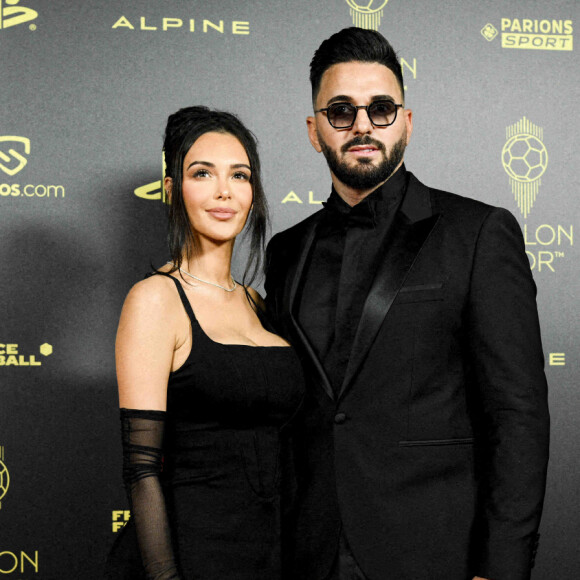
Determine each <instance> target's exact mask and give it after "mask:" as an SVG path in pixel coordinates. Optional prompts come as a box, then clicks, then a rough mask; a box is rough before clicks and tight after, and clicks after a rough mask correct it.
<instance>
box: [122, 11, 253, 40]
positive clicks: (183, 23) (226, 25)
mask: <svg viewBox="0 0 580 580" xmlns="http://www.w3.org/2000/svg"><path fill="white" fill-rule="evenodd" d="M111 28H113V29H114V30H121V29H124V30H139V31H149V32H153V31H161V32H168V31H170V30H173V31H175V30H182V31H187V32H199V31H200V30H201V32H203V33H204V34H208V33H217V34H226V33H228V34H235V35H243V36H245V35H248V34H250V23H249V22H248V21H246V20H232V21H231V22H227V21H225V20H218V21H217V22H214V21H212V20H207V19H202V20H196V19H195V18H158V19H156V20H151V19H148V18H147V17H146V16H140V17H139V19H138V20H136V19H133V20H130V19H129V18H127V17H126V16H121V17H119V18H118V19H117V21H116V22H115V23H114V24H113V26H112V27H111Z"/></svg>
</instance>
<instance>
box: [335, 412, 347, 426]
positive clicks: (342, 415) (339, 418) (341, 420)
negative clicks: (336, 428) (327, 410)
mask: <svg viewBox="0 0 580 580" xmlns="http://www.w3.org/2000/svg"><path fill="white" fill-rule="evenodd" d="M345 421H346V413H337V414H336V415H335V416H334V422H335V423H336V424H337V425H342V424H343V423H344V422H345Z"/></svg>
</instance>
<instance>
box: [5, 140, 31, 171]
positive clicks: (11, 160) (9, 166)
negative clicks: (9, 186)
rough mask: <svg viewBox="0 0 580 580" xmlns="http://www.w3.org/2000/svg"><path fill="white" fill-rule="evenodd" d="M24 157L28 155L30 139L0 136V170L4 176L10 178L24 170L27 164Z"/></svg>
mask: <svg viewBox="0 0 580 580" xmlns="http://www.w3.org/2000/svg"><path fill="white" fill-rule="evenodd" d="M16 147H18V149H21V150H22V152H20V151H18V149H16ZM25 155H30V139H27V138H26V137H16V136H14V135H5V136H0V169H1V170H2V171H3V172H4V173H6V175H9V176H10V177H12V176H13V175H16V174H17V173H18V172H19V171H22V170H23V169H24V167H25V166H26V164H27V163H28V159H27V158H26V157H25Z"/></svg>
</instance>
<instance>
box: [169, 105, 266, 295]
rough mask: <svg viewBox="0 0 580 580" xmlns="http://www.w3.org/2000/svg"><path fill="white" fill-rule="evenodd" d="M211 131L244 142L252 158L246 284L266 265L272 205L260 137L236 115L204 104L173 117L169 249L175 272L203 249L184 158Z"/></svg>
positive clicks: (181, 111)
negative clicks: (188, 203) (187, 199)
mask: <svg viewBox="0 0 580 580" xmlns="http://www.w3.org/2000/svg"><path fill="white" fill-rule="evenodd" d="M210 132H215V133H227V134H229V135H232V136H234V137H235V138H236V139H237V140H238V141H239V142H240V143H241V144H242V146H243V147H244V149H245V150H246V154H247V155H248V159H249V160H250V168H251V171H252V177H251V180H250V182H251V184H252V192H253V202H252V209H251V211H250V215H249V216H248V221H247V223H246V231H245V234H244V235H247V236H249V238H250V243H249V246H250V247H249V255H248V259H247V261H246V267H245V270H244V278H243V283H244V285H246V284H251V282H252V281H253V280H254V279H255V278H256V276H257V274H258V272H259V271H260V269H261V266H262V257H263V254H264V244H265V238H266V228H267V226H268V204H267V201H266V195H265V193H264V188H263V186H262V179H261V175H260V158H259V157H258V147H257V142H256V138H255V136H254V135H253V133H252V132H251V131H250V130H249V129H247V128H246V127H245V126H244V124H243V123H242V122H241V121H240V120H239V119H238V118H237V117H236V116H235V115H232V114H231V113H226V112H224V111H212V110H210V109H209V108H207V107H202V106H196V107H186V108H184V109H180V110H179V111H177V113H174V114H173V115H170V116H169V118H168V119H167V127H166V128H165V138H164V141H163V149H164V151H165V165H166V169H165V175H166V176H167V177H171V179H172V180H173V184H172V187H171V204H170V206H169V252H170V254H171V259H172V261H173V264H174V265H175V266H176V267H175V268H174V269H173V270H172V271H175V270H176V269H177V268H179V267H180V266H181V263H182V259H183V256H184V255H185V257H186V258H187V259H188V260H189V259H191V258H192V257H194V256H195V254H196V252H197V250H198V249H199V248H198V247H197V243H196V241H195V237H194V235H193V231H192V229H191V224H190V221H189V216H188V215H187V209H186V207H185V203H184V200H183V190H182V182H183V160H184V159H185V156H186V155H187V152H188V151H189V150H190V148H191V146H192V145H193V144H194V143H195V142H196V141H197V140H198V139H199V138H200V137H201V136H202V135H204V134H205V133H210Z"/></svg>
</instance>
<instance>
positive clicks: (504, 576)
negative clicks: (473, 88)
mask: <svg viewBox="0 0 580 580" xmlns="http://www.w3.org/2000/svg"><path fill="white" fill-rule="evenodd" d="M310 78H311V82H312V97H313V105H314V114H313V116H311V117H308V119H307V125H308V135H309V138H310V142H311V143H312V146H313V147H314V149H316V151H318V152H322V153H323V154H324V156H325V158H326V160H327V163H328V166H329V168H330V174H331V178H332V185H333V188H332V193H331V194H330V197H329V199H328V201H327V202H326V204H325V206H324V208H323V209H322V210H321V211H319V212H318V213H316V214H314V215H313V216H311V217H309V218H308V219H306V220H305V221H303V222H302V223H299V224H298V225H296V226H294V227H293V228H291V229H289V230H287V231H285V232H283V233H281V234H278V235H276V236H275V237H274V238H273V239H272V241H271V243H270V245H269V247H268V257H267V278H266V291H267V304H268V307H269V309H270V312H271V313H272V314H273V317H274V318H275V320H277V322H278V324H279V329H280V331H281V332H282V333H284V334H285V335H286V336H287V337H288V338H289V339H290V340H291V341H292V342H293V344H294V345H295V346H296V347H297V348H298V349H299V350H300V352H301V353H302V355H303V358H304V361H305V365H306V373H307V379H308V383H309V384H308V392H307V398H306V401H305V406H304V413H303V422H302V424H301V425H300V427H299V428H298V429H297V432H296V447H295V451H296V464H297V466H298V469H299V473H298V478H297V494H296V500H295V502H294V504H293V511H292V514H293V516H292V517H293V518H294V520H293V525H294V534H293V537H292V539H291V541H290V542H289V544H290V550H291V558H290V560H291V561H290V562H288V563H287V565H286V570H285V571H286V574H287V578H289V579H292V580H324V579H332V580H354V579H356V580H360V579H368V580H389V579H392V580H471V579H472V578H486V579H492V580H525V579H527V578H529V577H530V570H531V567H532V566H533V560H534V555H535V551H536V549H537V537H538V536H537V530H538V526H539V521H540V515H541V511H542V502H543V496H544V489H545V476H546V465H547V457H548V429H549V417H548V410H547V402H546V399H547V393H546V382H545V377H544V372H543V354H542V346H541V341H540V333H539V324H538V316H537V308H536V302H535V291H536V290H535V285H534V282H533V280H532V276H531V272H530V267H529V263H528V261H527V257H526V254H525V251H524V244H523V240H522V236H521V232H520V229H519V226H518V224H517V222H516V220H515V219H514V218H513V216H512V215H511V214H510V213H509V212H507V211H506V210H503V209H500V208H495V207H491V206H489V205H486V204H483V203H480V202H477V201H474V200H470V199H467V198H463V197H459V196H457V195H453V194H450V193H446V192H442V191H437V190H435V189H431V188H428V187H426V186H425V185H423V184H422V183H420V182H419V181H418V180H417V179H416V178H415V177H414V176H413V175H412V174H411V173H410V172H408V171H406V169H405V166H404V165H403V155H404V151H405V147H406V146H407V145H408V143H409V139H410V137H411V133H412V130H413V117H412V113H411V111H410V110H409V109H407V108H406V107H405V104H404V94H403V80H402V74H401V68H400V65H399V63H398V61H397V58H396V54H395V53H394V51H393V49H392V47H391V46H390V44H389V43H388V42H387V41H386V40H385V39H384V38H383V37H382V36H381V35H380V34H379V33H378V32H375V31H369V30H362V29H357V28H349V29H346V30H342V31H341V32H339V33H337V34H335V35H333V36H332V37H330V38H329V39H328V40H326V41H324V42H323V43H322V45H321V46H320V48H319V49H318V50H317V51H316V53H315V55H314V58H313V60H312V63H311V75H310Z"/></svg>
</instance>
